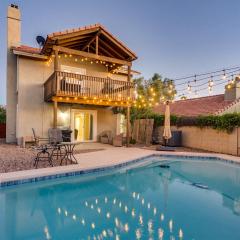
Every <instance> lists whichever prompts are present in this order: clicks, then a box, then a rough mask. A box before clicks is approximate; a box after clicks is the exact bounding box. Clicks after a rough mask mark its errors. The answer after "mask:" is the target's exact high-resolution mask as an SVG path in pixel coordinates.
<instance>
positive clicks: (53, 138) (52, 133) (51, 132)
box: [48, 128, 63, 145]
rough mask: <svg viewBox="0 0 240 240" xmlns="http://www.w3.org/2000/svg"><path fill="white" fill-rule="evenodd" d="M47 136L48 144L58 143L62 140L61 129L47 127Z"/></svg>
mask: <svg viewBox="0 0 240 240" xmlns="http://www.w3.org/2000/svg"><path fill="white" fill-rule="evenodd" d="M48 138H49V143H50V144H53V145H54V144H58V143H61V142H63V136H62V131H61V129H59V128H49V129H48Z"/></svg>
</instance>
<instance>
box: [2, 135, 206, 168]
mask: <svg viewBox="0 0 240 240" xmlns="http://www.w3.org/2000/svg"><path fill="white" fill-rule="evenodd" d="M96 146H97V145H96ZM133 146H134V147H139V148H144V149H149V150H155V149H156V145H152V146H149V147H144V146H143V145H133ZM80 147H81V146H80ZM80 147H79V148H80ZM107 147H110V145H106V148H107ZM101 150H104V148H99V147H97V148H96V149H94V148H91V149H78V148H77V147H76V150H75V154H81V153H87V152H95V151H101ZM176 151H180V152H206V151H202V150H197V149H190V148H183V147H181V148H176ZM36 153H37V152H36V151H35V150H33V149H31V148H21V147H19V146H16V145H14V144H6V143H4V141H3V140H1V139H0V173H4V172H14V171H21V170H27V169H34V166H33V162H34V161H33V160H34V157H35V156H36ZM64 164H66V162H65V161H64V162H63V165H64ZM68 164H71V163H70V162H68ZM53 165H54V166H59V165H60V160H56V159H54V160H53ZM49 166H50V165H49V163H48V162H45V161H42V162H39V163H38V168H46V167H49Z"/></svg>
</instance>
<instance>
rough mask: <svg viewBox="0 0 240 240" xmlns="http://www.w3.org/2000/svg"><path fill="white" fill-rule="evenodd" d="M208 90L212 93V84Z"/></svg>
mask: <svg viewBox="0 0 240 240" xmlns="http://www.w3.org/2000/svg"><path fill="white" fill-rule="evenodd" d="M208 92H209V94H211V93H212V86H208Z"/></svg>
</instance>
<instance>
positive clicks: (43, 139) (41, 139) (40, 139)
mask: <svg viewBox="0 0 240 240" xmlns="http://www.w3.org/2000/svg"><path fill="white" fill-rule="evenodd" d="M32 133H33V140H34V142H35V146H40V145H42V144H40V143H41V142H42V143H45V144H44V145H46V144H47V143H48V142H49V138H46V137H39V136H37V134H36V132H35V129H34V128H32Z"/></svg>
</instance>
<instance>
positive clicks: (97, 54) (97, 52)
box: [96, 35, 98, 55]
mask: <svg viewBox="0 0 240 240" xmlns="http://www.w3.org/2000/svg"><path fill="white" fill-rule="evenodd" d="M96 55H98V35H97V36H96Z"/></svg>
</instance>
